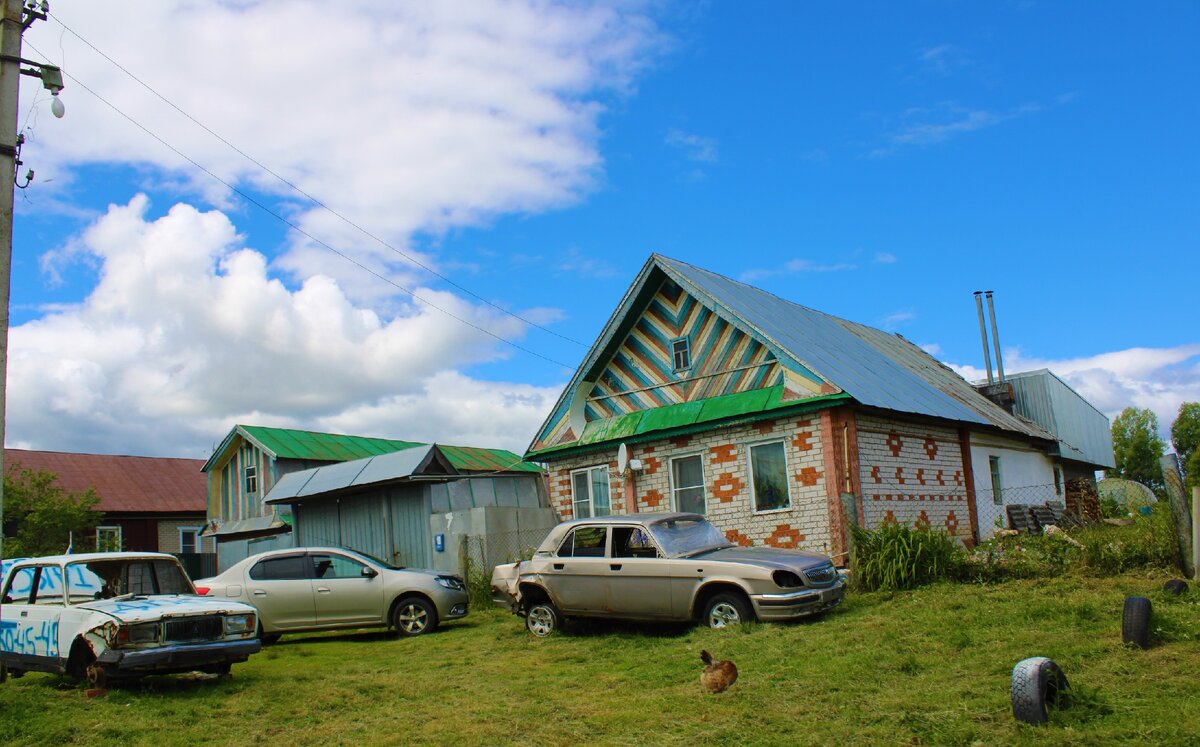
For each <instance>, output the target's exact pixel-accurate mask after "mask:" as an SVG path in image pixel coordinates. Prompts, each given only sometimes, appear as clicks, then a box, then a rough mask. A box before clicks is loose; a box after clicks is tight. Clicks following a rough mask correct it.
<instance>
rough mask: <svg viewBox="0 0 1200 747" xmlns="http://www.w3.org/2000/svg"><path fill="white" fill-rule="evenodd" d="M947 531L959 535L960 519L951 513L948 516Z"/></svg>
mask: <svg viewBox="0 0 1200 747" xmlns="http://www.w3.org/2000/svg"><path fill="white" fill-rule="evenodd" d="M946 531H947V532H949V533H950V534H958V517H957V516H955V515H954V512H953V511H951V512H950V513H949V514H947V516H946Z"/></svg>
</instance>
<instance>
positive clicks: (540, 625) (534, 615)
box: [525, 601, 562, 638]
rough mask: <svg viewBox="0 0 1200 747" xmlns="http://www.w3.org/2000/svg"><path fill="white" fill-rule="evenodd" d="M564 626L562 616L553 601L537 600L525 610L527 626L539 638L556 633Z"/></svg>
mask: <svg viewBox="0 0 1200 747" xmlns="http://www.w3.org/2000/svg"><path fill="white" fill-rule="evenodd" d="M561 627H562V616H561V615H560V614H558V608H557V607H555V606H554V603H553V602H550V601H545V602H535V603H534V604H532V605H530V607H529V609H528V610H526V611H525V628H526V629H527V630H528V631H529V632H530V633H533V634H534V635H535V636H537V637H538V638H547V637H549V636H552V635H554V633H555V631H557V630H558V629H559V628H561Z"/></svg>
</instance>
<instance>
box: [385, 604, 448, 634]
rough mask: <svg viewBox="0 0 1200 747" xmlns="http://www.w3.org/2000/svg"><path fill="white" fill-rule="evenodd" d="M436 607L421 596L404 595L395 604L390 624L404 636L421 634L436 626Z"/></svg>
mask: <svg viewBox="0 0 1200 747" xmlns="http://www.w3.org/2000/svg"><path fill="white" fill-rule="evenodd" d="M437 624H438V614H437V608H435V607H434V606H433V604H432V603H430V602H429V600H427V599H425V598H423V597H405V598H404V599H401V600H400V601H399V602H398V603H397V604H396V611H395V612H393V613H392V625H393V626H394V627H395V628H396V633H398V634H399V635H402V636H404V637H406V638H408V637H412V636H415V635H423V634H425V633H428V632H429V631H431V630H433V629H434V628H436V627H437Z"/></svg>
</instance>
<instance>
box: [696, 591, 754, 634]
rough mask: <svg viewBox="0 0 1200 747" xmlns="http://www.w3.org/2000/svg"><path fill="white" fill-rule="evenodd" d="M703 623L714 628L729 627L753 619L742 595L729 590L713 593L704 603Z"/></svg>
mask: <svg viewBox="0 0 1200 747" xmlns="http://www.w3.org/2000/svg"><path fill="white" fill-rule="evenodd" d="M701 619H702V620H703V621H704V624H705V625H706V626H708V627H710V628H713V629H714V630H721V629H723V628H731V627H733V626H734V625H741V624H743V623H748V622H750V621H751V620H753V619H754V615H753V614H752V613H751V612H750V605H749V604H747V603H746V600H745V598H744V597H742V596H740V595H738V594H732V593H729V592H721V593H719V594H713V595H712V597H711V598H710V599H709V600H708V602H707V603H705V605H704V616H703V617H702V618H701Z"/></svg>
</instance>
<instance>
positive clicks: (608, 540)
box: [554, 524, 612, 558]
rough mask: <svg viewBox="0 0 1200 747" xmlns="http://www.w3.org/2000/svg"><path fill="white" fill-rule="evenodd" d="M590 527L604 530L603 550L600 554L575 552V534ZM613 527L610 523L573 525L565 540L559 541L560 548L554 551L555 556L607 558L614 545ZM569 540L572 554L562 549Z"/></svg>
mask: <svg viewBox="0 0 1200 747" xmlns="http://www.w3.org/2000/svg"><path fill="white" fill-rule="evenodd" d="M589 529H599V530H600V531H602V532H604V544H603V546H602V549H603V552H602V553H601V554H600V555H577V554H575V534H576V533H577V532H581V531H585V530H589ZM611 529H612V527H611V526H610V525H608V524H580V525H579V526H577V527H571V530H570V531H569V532H567V536H566V537H563V541H562V542H560V543H558V548H557V549H556V550H555V551H554V556H555V557H558V558H607V557H608V555H609V553H610V552H611V546H612V532H611V531H610V530H611ZM568 542H570V543H571V554H570V555H563V554H562V549H563V547H565V546H566V544H567V543H568Z"/></svg>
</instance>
